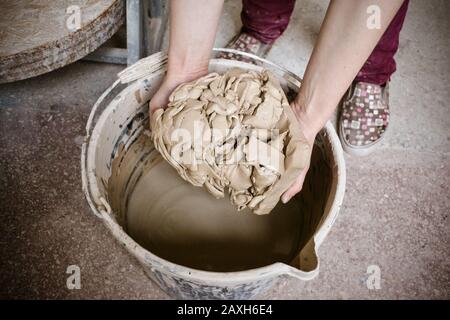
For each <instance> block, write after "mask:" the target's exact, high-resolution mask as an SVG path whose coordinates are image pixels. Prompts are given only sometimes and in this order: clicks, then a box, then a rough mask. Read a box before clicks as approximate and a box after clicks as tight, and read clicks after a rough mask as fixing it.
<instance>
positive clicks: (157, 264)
mask: <svg viewBox="0 0 450 320" xmlns="http://www.w3.org/2000/svg"><path fill="white" fill-rule="evenodd" d="M213 50H214V51H215V52H221V51H224V52H235V50H233V49H222V48H214V49H213ZM237 52H238V54H241V55H245V56H247V57H250V58H253V59H255V60H258V61H261V62H263V63H265V64H267V65H270V66H272V67H274V68H277V69H278V70H280V71H283V72H285V73H286V74H288V75H289V76H291V77H292V78H293V79H295V80H296V81H298V82H299V83H301V81H302V80H301V78H300V77H299V76H297V75H296V74H294V73H293V72H291V71H289V70H287V69H286V68H284V67H282V66H279V65H277V64H275V63H273V62H271V61H268V60H266V59H264V58H260V57H258V56H254V55H252V54H248V53H242V52H240V51H237ZM157 55H159V56H161V57H162V56H163V55H162V54H161V53H155V54H153V55H152V56H149V57H147V58H144V59H150V58H152V57H153V58H154V57H155V56H157ZM144 59H141V60H140V61H138V62H137V63H139V62H141V61H142V60H144ZM132 66H133V65H132ZM132 66H131V67H132ZM125 70H126V69H125ZM136 80H137V79H136ZM136 80H133V81H132V82H130V83H128V85H131V84H132V83H135V82H136ZM120 83H121V81H120V79H117V80H116V81H115V82H114V83H113V84H112V85H111V86H110V87H109V88H108V89H106V90H105V92H104V93H103V94H102V95H101V96H100V97H99V99H98V100H97V101H96V103H95V104H94V106H93V108H92V110H91V113H90V115H89V118H88V122H87V124H86V136H85V138H84V142H83V144H82V150H81V175H82V177H81V178H82V189H83V193H84V195H85V198H86V200H87V202H88V204H89V206H90V208H91V211H92V212H93V213H94V214H95V215H96V216H97V217H98V218H100V219H101V220H102V221H103V222H104V223H105V225H106V226H107V227H108V229H109V231H110V232H112V234H113V235H114V236H115V238H116V239H117V240H118V241H119V242H121V243H122V244H123V245H124V246H125V247H127V248H128V250H129V251H130V252H131V253H132V254H133V255H134V256H135V257H136V258H137V259H138V260H139V261H141V262H142V263H144V264H145V265H148V264H150V268H151V269H152V270H153V269H160V270H161V269H162V270H164V271H165V272H170V273H172V274H176V275H178V276H180V275H182V276H183V277H186V278H191V279H196V280H198V279H201V280H204V279H209V280H213V281H215V282H216V283H218V282H220V283H233V282H240V281H246V280H252V279H255V278H260V277H272V276H278V275H282V274H289V275H291V276H293V277H296V278H299V279H302V280H311V279H313V278H314V277H315V276H316V275H317V274H318V272H319V267H320V258H319V255H318V254H317V250H318V249H319V247H320V245H321V243H322V242H323V240H324V239H325V237H326V235H327V234H328V232H329V231H330V229H331V227H332V225H333V224H334V222H335V220H336V218H337V216H338V214H339V211H340V208H341V205H342V202H343V198H344V193H345V184H346V167H345V160H344V154H343V149H342V146H341V143H340V140H339V137H338V135H337V133H336V130H335V129H334V127H333V125H332V124H331V122H330V121H328V122H327V123H326V124H325V126H324V127H323V128H322V131H324V135H325V136H327V137H328V139H329V141H330V145H331V149H332V155H333V159H334V162H335V166H336V168H337V176H336V181H337V182H336V190H335V193H334V194H330V196H332V197H333V200H332V202H331V205H330V208H329V212H328V214H327V215H326V217H325V219H324V220H323V221H321V222H320V223H319V225H320V227H319V228H318V231H317V232H316V233H315V234H314V235H313V236H312V238H311V239H312V240H313V241H314V251H315V252H314V253H315V254H316V256H317V267H316V268H315V269H313V270H311V271H302V270H299V269H297V268H295V267H292V266H290V265H288V264H286V263H283V262H274V263H272V264H269V265H266V266H262V267H257V268H252V269H246V270H240V271H230V272H220V271H207V270H201V269H195V268H191V267H187V266H183V265H180V264H177V263H174V262H171V261H168V260H166V259H164V258H161V257H159V256H157V255H156V254H154V253H152V252H151V251H149V250H147V249H145V248H143V247H142V246H141V245H140V244H139V243H137V242H136V241H135V240H134V239H133V238H131V236H129V235H128V234H127V233H126V232H125V231H124V230H123V228H122V227H121V226H120V225H119V223H118V222H117V221H116V219H115V218H114V214H113V213H112V211H111V208H110V206H109V204H108V202H107V201H106V200H105V199H104V198H102V197H100V198H99V199H94V196H93V194H92V192H91V186H90V183H94V184H97V180H96V179H95V177H94V179H91V178H90V177H89V176H90V175H93V173H92V172H89V168H88V163H87V160H88V154H90V153H91V152H95V148H94V150H92V146H91V145H90V140H91V133H92V130H93V128H94V126H95V124H94V122H95V121H94V119H95V114H96V113H97V111H98V108H99V106H100V105H101V104H102V102H103V100H105V98H106V97H107V95H108V94H109V93H110V92H112V91H113V89H114V88H116V87H117V86H118V85H119V84H120ZM332 169H333V168H332Z"/></svg>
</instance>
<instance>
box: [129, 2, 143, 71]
mask: <svg viewBox="0 0 450 320" xmlns="http://www.w3.org/2000/svg"><path fill="white" fill-rule="evenodd" d="M143 29H144V3H143V0H127V50H128V58H127V64H128V65H131V64H133V63H135V62H137V61H138V60H139V59H141V58H142V57H143V56H144V32H143V31H144V30H143Z"/></svg>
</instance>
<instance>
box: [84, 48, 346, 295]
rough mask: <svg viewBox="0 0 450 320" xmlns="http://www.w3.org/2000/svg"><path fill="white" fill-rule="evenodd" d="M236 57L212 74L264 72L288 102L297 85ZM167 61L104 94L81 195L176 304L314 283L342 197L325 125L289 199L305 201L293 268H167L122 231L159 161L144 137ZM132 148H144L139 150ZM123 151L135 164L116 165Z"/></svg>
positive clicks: (336, 157)
mask: <svg viewBox="0 0 450 320" xmlns="http://www.w3.org/2000/svg"><path fill="white" fill-rule="evenodd" d="M229 51H232V50H229V49H215V54H217V53H221V52H229ZM233 52H234V51H233ZM234 53H235V54H242V55H244V56H246V58H248V59H251V62H252V63H243V62H239V61H234V60H224V59H215V58H214V59H211V62H210V71H217V72H225V71H226V70H227V69H229V68H232V67H240V68H244V69H252V70H260V69H261V68H265V69H269V70H270V71H272V72H273V73H274V74H275V75H276V76H277V77H279V79H280V83H281V85H282V86H283V87H284V89H285V90H286V91H287V92H288V96H290V95H291V96H292V95H293V94H295V92H296V91H298V88H299V87H300V84H301V79H300V78H299V77H297V76H296V75H294V74H293V73H291V72H289V71H287V70H285V69H283V68H281V67H279V66H277V65H275V64H273V63H271V62H269V61H267V60H264V59H261V58H258V57H256V56H252V55H248V54H244V53H239V52H234ZM166 61H167V56H166V55H165V54H164V53H157V54H155V55H152V56H150V57H147V58H144V59H142V60H140V61H139V62H137V63H136V64H135V65H133V66H130V67H129V68H127V69H126V70H124V71H123V72H121V73H120V74H119V76H120V79H118V80H117V81H116V82H115V83H114V84H113V85H112V86H111V87H110V88H109V89H107V90H106V91H105V93H104V94H103V95H102V96H101V97H100V98H99V99H98V101H97V102H96V104H95V105H94V107H93V109H92V112H91V114H90V117H89V120H88V123H87V126H86V137H85V142H84V143H83V147H82V155H81V165H82V181H83V191H84V193H85V195H86V199H87V201H88V203H89V205H90V207H91V209H92V211H93V212H94V214H95V215H96V216H98V217H99V218H100V219H101V220H102V221H103V222H104V224H105V225H106V227H107V228H108V229H109V230H110V231H111V233H112V234H113V236H114V237H115V238H116V239H117V240H118V241H119V242H120V243H121V244H122V245H123V246H124V247H125V248H126V249H127V250H128V251H129V252H130V253H131V254H132V255H133V256H135V257H136V258H137V259H138V260H139V261H140V263H141V264H142V266H143V267H144V269H145V271H146V272H147V274H148V275H149V277H150V278H151V279H152V280H153V281H155V282H156V283H157V284H158V285H159V286H160V287H161V288H162V289H163V290H164V291H165V292H167V293H168V294H169V295H171V296H172V297H175V298H188V299H189V298H190V299H192V298H194V299H196V298H203V299H249V298H253V297H255V296H256V295H257V294H259V293H261V292H262V291H264V290H266V289H268V288H269V287H270V286H272V285H273V284H274V283H275V282H276V281H277V280H278V279H279V278H280V277H282V276H285V275H286V276H291V277H294V278H297V279H301V280H311V279H313V278H314V277H315V276H316V275H317V274H318V272H319V265H320V260H319V258H318V255H317V250H318V248H319V246H320V244H321V243H322V241H323V240H324V239H325V237H326V235H327V233H328V232H329V231H330V229H331V227H332V225H333V223H334V221H335V219H336V217H337V215H338V212H339V209H340V206H341V204H342V201H343V197H344V190H345V163H344V157H343V152H342V148H341V145H340V142H339V139H338V137H337V134H336V132H335V130H334V128H333V126H332V125H331V124H330V123H327V124H326V126H325V127H324V128H323V130H322V131H321V132H320V134H319V135H318V137H317V139H316V144H315V153H314V154H315V156H314V157H313V161H312V164H311V168H310V170H309V173H308V175H309V176H310V178H307V180H306V181H305V185H304V188H303V191H302V193H301V194H300V195H299V197H298V199H294V200H291V201H302V210H301V211H299V212H298V215H302V216H301V217H302V219H303V220H302V221H303V222H302V225H300V226H299V228H300V229H301V230H300V229H299V234H300V237H301V238H302V239H303V240H302V241H300V242H299V247H298V248H296V250H297V251H296V255H295V257H294V258H293V260H292V262H291V263H286V262H276V261H274V262H273V263H271V264H268V265H264V266H259V267H256V268H250V269H246V270H239V271H232V272H218V271H205V270H200V269H198V268H192V267H189V266H186V265H181V264H178V263H174V262H171V261H168V260H167V259H164V258H162V257H160V256H158V255H156V254H155V253H152V252H150V251H149V250H147V249H145V248H144V247H142V246H141V245H140V244H138V243H137V242H136V241H135V240H134V239H133V238H132V237H131V236H130V235H129V234H128V233H127V232H126V230H125V229H126V226H125V225H124V219H125V216H126V208H124V203H126V201H125V200H126V197H128V194H129V191H130V190H131V189H132V188H133V187H134V186H135V184H136V182H137V180H138V179H139V177H140V172H139V170H142V168H143V165H144V163H145V162H146V161H147V162H148V159H150V158H151V157H154V156H156V155H157V151H156V150H154V148H153V147H152V145H151V142H150V141H149V138H145V137H144V136H143V135H144V134H145V130H146V129H147V126H148V116H147V114H148V101H149V100H150V98H151V97H152V95H153V94H154V93H155V91H156V90H157V89H158V86H159V85H160V83H161V81H162V78H163V76H164V72H165V66H166ZM143 141H144V143H143V144H142V142H143ZM137 143H141V145H139V146H137ZM144 145H145V146H144ZM142 146H144V147H142ZM127 152H133V157H132V158H130V157H129V158H127V161H126V162H125V163H119V164H117V162H116V163H113V162H114V160H115V161H119V160H117V158H118V157H119V153H120V157H122V158H123V157H126V156H127ZM129 159H134V160H129ZM121 160H123V159H120V161H121ZM113 167H114V168H116V169H114V170H115V171H114V170H113V169H112V168H113ZM117 168H119V169H117ZM113 171H114V172H113ZM119 174H120V175H121V176H122V178H123V176H124V175H125V177H126V179H125V180H126V181H125V180H124V181H125V182H124V183H123V184H122V185H118V186H117V187H114V188H111V186H110V185H108V184H109V183H110V182H111V181H113V180H111V179H112V177H113V176H114V175H116V176H117V175H119ZM128 177H129V178H128ZM313 180H314V181H313ZM114 181H115V180H114ZM315 181H318V182H317V183H316V182H315ZM316 185H318V186H316ZM112 189H113V190H114V191H111V190H112ZM205 192H206V191H205ZM112 193H114V195H113V194H112ZM122 209H123V210H122Z"/></svg>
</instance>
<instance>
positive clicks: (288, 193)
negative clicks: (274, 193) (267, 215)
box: [281, 168, 308, 203]
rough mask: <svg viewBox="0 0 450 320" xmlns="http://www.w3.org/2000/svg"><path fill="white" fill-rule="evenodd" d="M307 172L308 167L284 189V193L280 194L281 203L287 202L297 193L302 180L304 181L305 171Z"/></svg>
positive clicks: (300, 187) (301, 185)
mask: <svg viewBox="0 0 450 320" xmlns="http://www.w3.org/2000/svg"><path fill="white" fill-rule="evenodd" d="M307 172H308V168H305V169H303V171H302V172H301V173H300V175H299V176H298V177H297V179H296V180H295V182H294V183H293V184H292V185H291V186H290V187H289V189H287V190H286V192H285V193H283V195H282V196H281V201H282V202H283V203H287V202H289V200H291V199H292V197H293V196H295V195H296V194H297V193H299V192H300V191H301V190H302V187H303V182H304V181H305V177H306V173H307Z"/></svg>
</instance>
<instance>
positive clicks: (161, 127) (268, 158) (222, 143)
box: [151, 69, 311, 214]
mask: <svg viewBox="0 0 450 320" xmlns="http://www.w3.org/2000/svg"><path fill="white" fill-rule="evenodd" d="M151 125H152V139H153V142H154V144H155V147H156V149H157V150H158V151H159V152H160V153H161V155H162V156H163V157H164V159H165V160H166V161H168V163H170V164H171V165H172V166H173V167H174V168H175V169H176V170H177V172H178V174H179V175H180V176H181V177H182V178H183V179H184V180H186V181H188V182H190V183H191V184H193V185H194V186H204V187H205V188H206V189H207V190H208V191H209V192H210V193H211V194H213V195H214V196H215V197H216V198H223V197H224V196H225V192H226V191H225V190H226V189H228V192H229V194H230V199H231V202H232V203H233V204H234V205H235V206H236V207H237V209H238V210H242V209H244V208H247V207H248V208H250V209H251V210H252V212H253V213H255V214H267V213H269V212H270V211H271V210H272V209H273V208H274V207H275V206H276V204H277V203H278V201H279V200H280V197H281V195H282V194H283V192H284V191H286V190H287V189H288V188H289V186H290V185H291V184H292V183H293V182H294V181H295V179H296V178H297V176H298V175H299V173H300V172H301V170H302V169H303V168H305V167H306V166H307V164H308V161H309V157H310V152H311V148H310V146H309V145H308V143H307V141H306V139H305V137H304V136H303V134H302V132H301V130H300V128H299V125H298V122H297V120H296V118H295V116H294V114H293V112H292V110H291V108H290V106H289V103H288V101H287V98H286V95H285V93H284V91H283V89H282V88H281V86H280V84H279V82H278V80H277V79H276V78H275V77H274V76H273V75H272V74H271V73H270V72H268V71H265V70H264V71H262V72H255V71H244V70H241V69H232V70H230V71H228V72H227V73H225V74H223V75H220V74H218V73H211V74H209V75H207V76H204V77H202V78H200V79H198V80H195V81H192V82H189V83H185V84H182V85H180V86H179V87H178V88H177V89H175V91H174V92H173V93H172V94H171V96H170V97H169V103H168V106H167V108H166V109H164V110H163V109H157V110H156V111H155V113H154V114H153V115H152V117H151Z"/></svg>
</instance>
